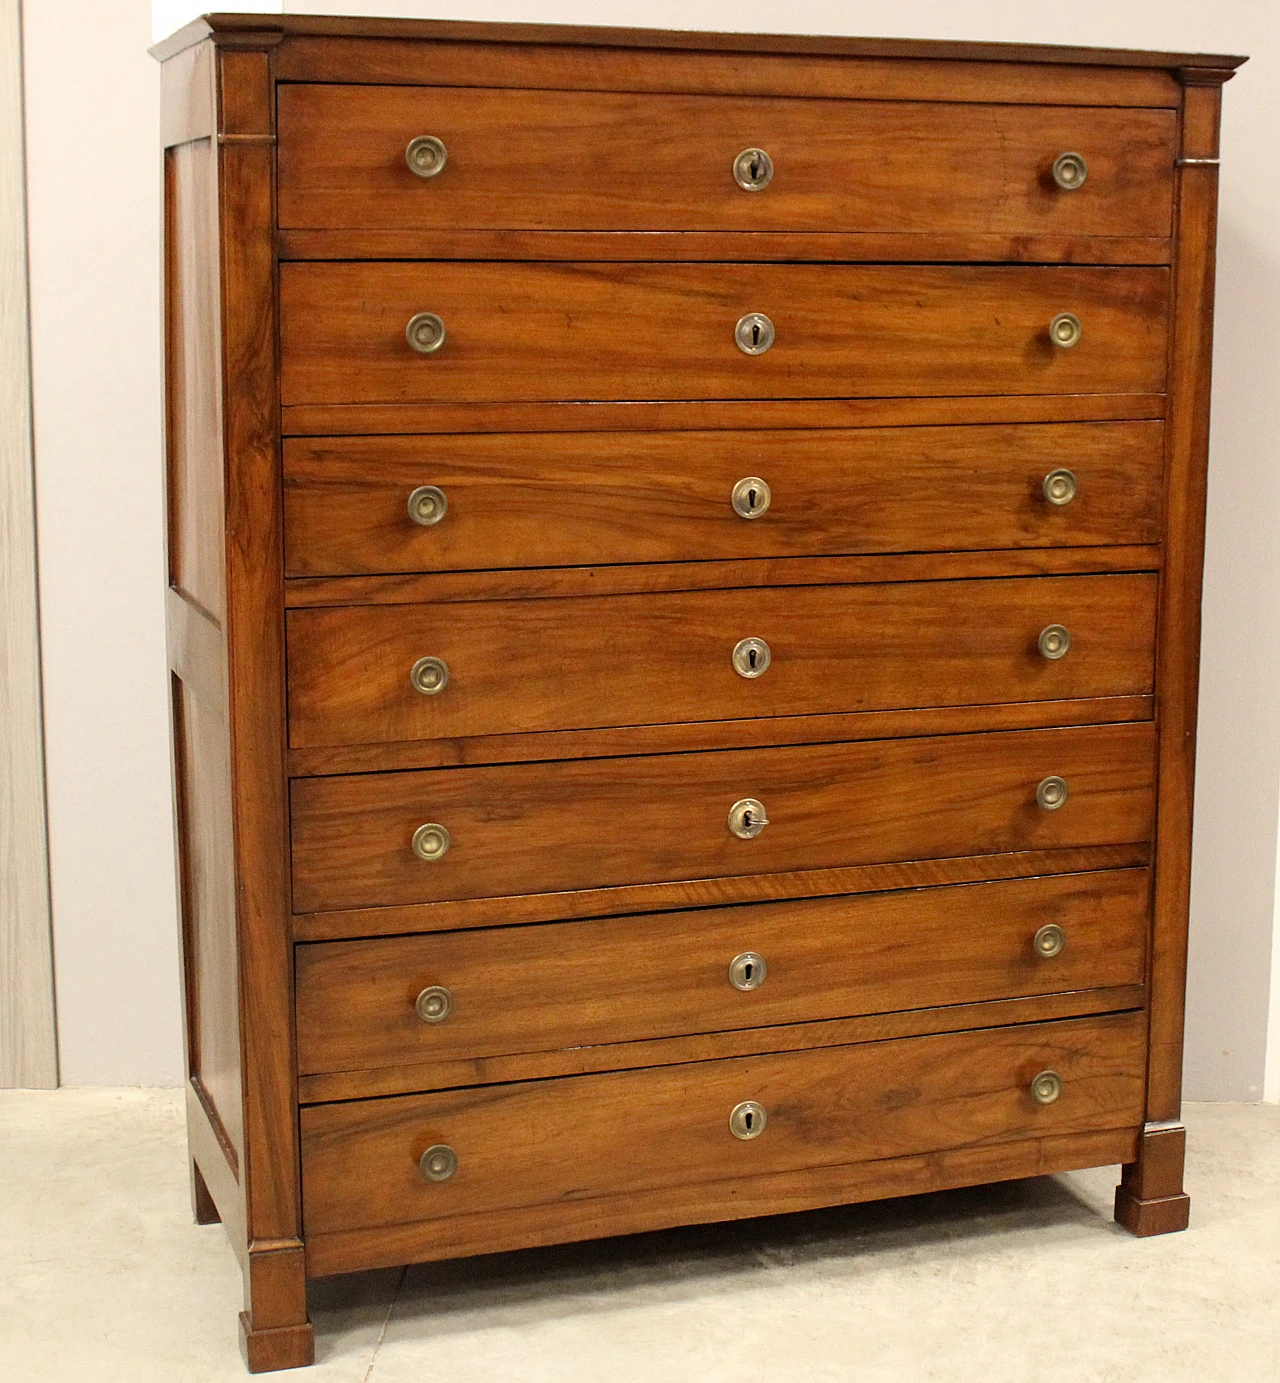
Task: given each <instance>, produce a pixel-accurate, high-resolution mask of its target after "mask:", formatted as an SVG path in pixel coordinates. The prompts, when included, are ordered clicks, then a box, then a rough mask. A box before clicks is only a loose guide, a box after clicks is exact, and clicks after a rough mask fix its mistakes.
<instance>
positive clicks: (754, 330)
mask: <svg viewBox="0 0 1280 1383" xmlns="http://www.w3.org/2000/svg"><path fill="white" fill-rule="evenodd" d="M751 344H752V345H753V346H758V345H759V344H760V323H759V322H752V323H751Z"/></svg>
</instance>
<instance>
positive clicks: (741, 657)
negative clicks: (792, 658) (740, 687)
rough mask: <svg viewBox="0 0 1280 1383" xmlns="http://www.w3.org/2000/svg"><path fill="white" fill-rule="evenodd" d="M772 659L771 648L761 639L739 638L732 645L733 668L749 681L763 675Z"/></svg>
mask: <svg viewBox="0 0 1280 1383" xmlns="http://www.w3.org/2000/svg"><path fill="white" fill-rule="evenodd" d="M772 661H773V650H772V649H771V648H770V647H769V645H768V644H767V643H765V641H764V640H763V639H739V640H738V642H737V643H736V644H734V646H733V658H732V662H733V670H734V672H736V673H737V674H738V676H739V677H745V678H746V679H747V680H748V681H751V680H752V679H753V678H756V677H763V676H764V675H765V673H766V672H768V671H769V664H770V663H771V662H772Z"/></svg>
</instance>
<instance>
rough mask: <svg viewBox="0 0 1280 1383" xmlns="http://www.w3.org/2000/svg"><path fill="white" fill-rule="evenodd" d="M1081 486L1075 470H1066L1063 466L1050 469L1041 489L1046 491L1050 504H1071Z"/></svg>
mask: <svg viewBox="0 0 1280 1383" xmlns="http://www.w3.org/2000/svg"><path fill="white" fill-rule="evenodd" d="M1079 488H1080V487H1079V482H1078V481H1077V480H1076V476H1075V472H1074V471H1069V470H1066V469H1065V468H1062V467H1060V468H1059V469H1057V470H1054V471H1050V472H1049V474H1048V475H1046V476H1045V478H1044V484H1043V485H1042V486H1041V489H1042V490H1043V491H1044V497H1045V499H1047V500H1048V501H1049V503H1050V504H1057V505H1063V504H1070V503H1071V501H1072V500H1073V499H1075V497H1076V491H1077V490H1078V489H1079Z"/></svg>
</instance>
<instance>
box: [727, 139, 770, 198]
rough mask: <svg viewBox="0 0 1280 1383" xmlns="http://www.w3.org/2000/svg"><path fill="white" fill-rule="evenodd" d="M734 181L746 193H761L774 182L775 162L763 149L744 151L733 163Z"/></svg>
mask: <svg viewBox="0 0 1280 1383" xmlns="http://www.w3.org/2000/svg"><path fill="white" fill-rule="evenodd" d="M733 180H734V182H736V183H737V184H738V186H739V187H740V188H742V190H743V191H744V192H760V191H762V190H763V189H764V188H766V187H768V186H769V184H770V183H771V182H772V181H773V160H772V159H771V158H770V157H769V155H768V154H766V153H765V151H764V150H763V149H744V150H743V151H742V152H741V153H740V154H739V155H738V157H737V158H735V159H734V161H733Z"/></svg>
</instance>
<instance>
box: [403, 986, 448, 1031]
mask: <svg viewBox="0 0 1280 1383" xmlns="http://www.w3.org/2000/svg"><path fill="white" fill-rule="evenodd" d="M413 1007H414V1009H415V1011H416V1012H417V1015H418V1017H419V1018H421V1019H422V1021H423V1022H424V1023H443V1022H444V1020H445V1019H446V1018H447V1017H448V1016H449V1015H450V1014H451V1013H452V1012H453V995H452V994H450V993H449V991H448V990H447V989H446V988H445V987H444V985H442V984H429V985H428V986H427V987H426V988H425V989H424V990H423V991H422V993H421V994H419V995H418V997H417V1000H416V1001H415V1002H414V1005H413Z"/></svg>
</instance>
